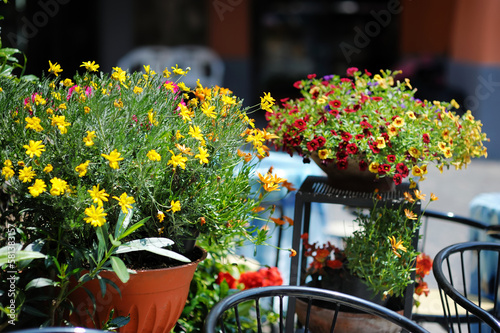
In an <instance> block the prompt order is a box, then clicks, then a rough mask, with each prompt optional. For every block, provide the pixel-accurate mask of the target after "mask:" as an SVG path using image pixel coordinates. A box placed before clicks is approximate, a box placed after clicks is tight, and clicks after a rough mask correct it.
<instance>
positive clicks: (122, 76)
mask: <svg viewBox="0 0 500 333" xmlns="http://www.w3.org/2000/svg"><path fill="white" fill-rule="evenodd" d="M113 71H114V72H113V73H112V74H111V77H112V78H113V80H115V81H119V82H120V84H122V85H123V86H124V87H126V88H128V87H127V86H126V85H125V80H126V79H127V72H125V71H124V70H122V69H121V68H120V67H113Z"/></svg>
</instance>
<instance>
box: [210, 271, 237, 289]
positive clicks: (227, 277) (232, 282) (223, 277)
mask: <svg viewBox="0 0 500 333" xmlns="http://www.w3.org/2000/svg"><path fill="white" fill-rule="evenodd" d="M222 281H226V282H227V284H228V286H229V289H236V287H237V286H238V282H237V281H236V279H235V278H234V277H233V276H232V275H231V274H230V273H227V272H219V274H218V275H217V279H216V280H215V283H217V284H219V285H220V284H221V283H222Z"/></svg>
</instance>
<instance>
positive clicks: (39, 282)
mask: <svg viewBox="0 0 500 333" xmlns="http://www.w3.org/2000/svg"><path fill="white" fill-rule="evenodd" d="M56 285H57V282H55V281H52V280H51V279H47V278H36V279H33V280H31V281H30V282H29V283H28V284H27V285H26V287H25V288H24V290H28V289H31V288H43V287H49V286H50V287H52V286H56Z"/></svg>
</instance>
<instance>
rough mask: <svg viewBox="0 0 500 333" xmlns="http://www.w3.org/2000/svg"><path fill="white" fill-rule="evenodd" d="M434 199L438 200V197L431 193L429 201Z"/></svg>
mask: <svg viewBox="0 0 500 333" xmlns="http://www.w3.org/2000/svg"><path fill="white" fill-rule="evenodd" d="M436 200H439V198H438V197H437V196H436V195H435V194H434V193H431V201H436Z"/></svg>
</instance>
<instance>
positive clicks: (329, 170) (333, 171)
mask: <svg viewBox="0 0 500 333" xmlns="http://www.w3.org/2000/svg"><path fill="white" fill-rule="evenodd" d="M311 159H312V160H313V161H314V162H315V163H316V164H317V165H318V166H319V167H320V168H321V170H323V171H324V172H325V173H326V175H327V177H328V184H329V185H330V186H332V187H334V188H338V189H340V190H350V191H355V192H373V191H375V190H376V189H377V190H379V191H380V192H389V191H393V190H394V189H395V188H396V185H395V184H394V182H393V181H392V179H391V178H390V177H382V178H377V175H376V174H374V173H372V172H370V171H369V170H365V171H361V170H360V169H359V164H358V163H359V161H357V160H355V159H353V158H348V163H347V168H346V169H343V170H339V169H338V168H337V165H336V164H335V163H326V162H325V161H324V160H322V159H320V158H319V156H318V154H317V153H316V152H313V153H312V154H311Z"/></svg>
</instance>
